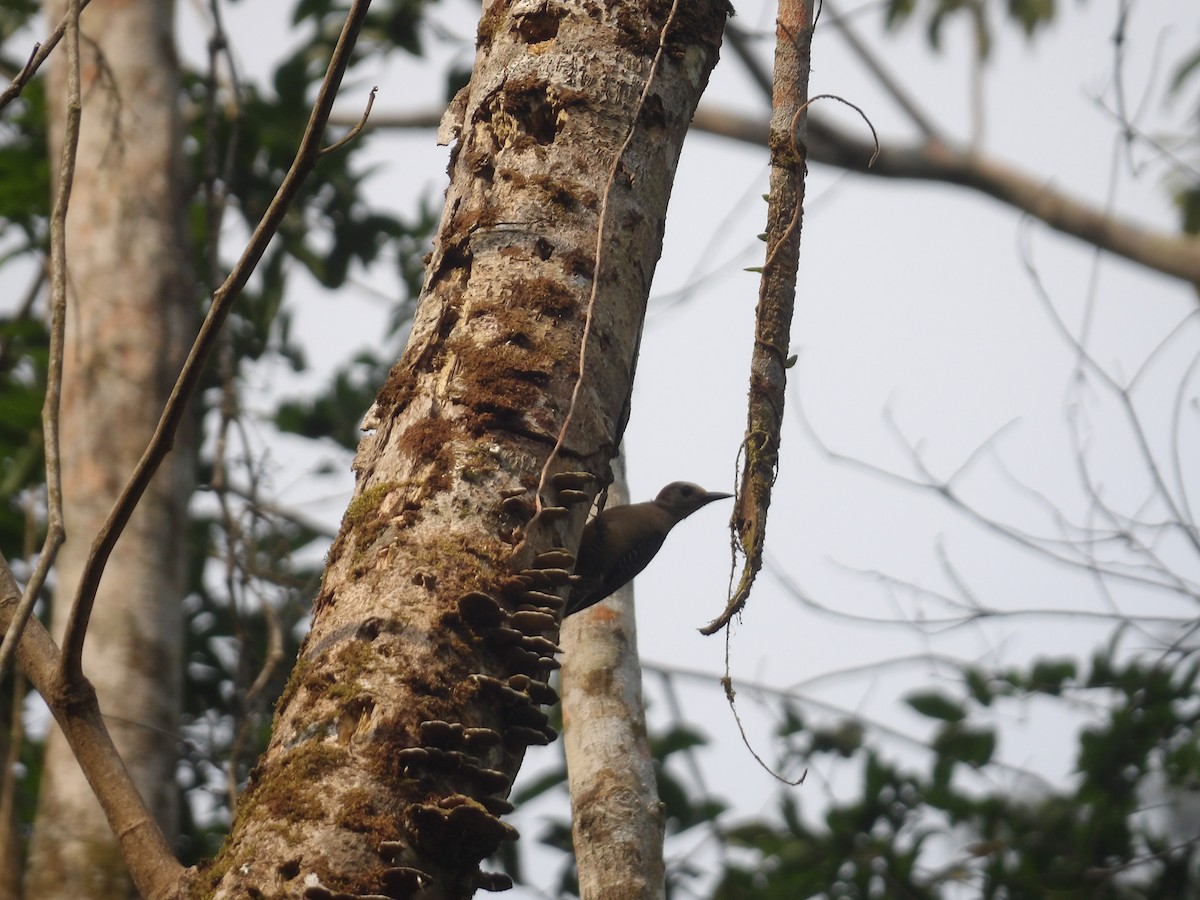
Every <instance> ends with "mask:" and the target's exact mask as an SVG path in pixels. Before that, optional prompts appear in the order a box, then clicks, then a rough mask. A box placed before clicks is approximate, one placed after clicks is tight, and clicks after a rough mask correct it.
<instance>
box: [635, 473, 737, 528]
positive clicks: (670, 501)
mask: <svg viewBox="0 0 1200 900" xmlns="http://www.w3.org/2000/svg"><path fill="white" fill-rule="evenodd" d="M732 496H733V494H723V493H721V492H719V491H706V490H705V489H704V488H702V487H700V485H698V484H692V483H691V482H690V481H672V482H671V483H670V484H668V485H667V486H666V487H665V488H663V489H662V490H661V491H659V492H658V496H657V497H655V498H654V503H655V505H656V506H659V507H661V508H662V509H665V510H666V511H667V512H668V513H670V514H671V516H672V518H674V520H675V521H676V522H678V521H680V520H682V519H686V518H687V517H688V516H690V515H691V514H692V513H694V512H695V511H696V510H698V509H699V508H700V507H702V506H707V505H708V504H709V503H712V502H713V501H714V500H724V499H725V498H726V497H732Z"/></svg>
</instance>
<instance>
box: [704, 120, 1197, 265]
mask: <svg viewBox="0 0 1200 900" xmlns="http://www.w3.org/2000/svg"><path fill="white" fill-rule="evenodd" d="M693 125H694V126H695V127H697V128H702V129H704V130H706V131H708V132H709V133H711V134H718V135H722V136H725V137H729V138H733V139H735V140H740V141H745V142H748V143H752V144H755V145H757V146H760V147H761V146H764V145H765V144H766V141H767V126H766V123H765V122H764V121H762V119H761V118H759V117H756V116H750V115H746V114H744V113H740V112H735V111H732V110H712V109H710V108H704V109H701V110H699V111H698V112H697V113H696V116H695V119H694V120H693ZM808 137H809V143H808V150H809V160H810V161H811V162H816V163H824V164H826V165H831V166H837V167H838V168H841V169H846V170H847V171H851V172H856V173H858V174H860V175H874V176H876V177H880V178H906V179H913V180H917V181H937V182H943V183H946V184H954V185H958V186H960V187H966V188H970V189H972V190H975V191H978V192H980V193H982V194H986V195H988V196H989V197H992V198H994V199H996V200H999V201H1000V202H1002V203H1004V204H1006V205H1008V206H1012V207H1014V208H1016V209H1019V210H1021V211H1023V212H1026V213H1029V214H1030V215H1031V216H1033V217H1034V218H1035V219H1037V220H1039V221H1040V222H1042V223H1044V224H1046V225H1048V226H1050V227H1051V228H1053V229H1055V230H1056V231H1061V232H1063V233H1064V234H1069V235H1071V236H1072V237H1076V238H1079V239H1080V240H1082V241H1084V242H1086V243H1089V244H1091V245H1093V246H1095V247H1098V248H1099V249H1101V250H1107V251H1108V252H1110V253H1113V254H1115V255H1117V256H1120V257H1123V258H1124V259H1127V260H1129V261H1131V262H1134V263H1137V264H1138V265H1141V266H1145V267H1147V268H1150V269H1153V270H1154V271H1156V272H1162V273H1163V274H1165V275H1170V276H1172V277H1174V278H1180V279H1182V280H1184V281H1186V282H1188V283H1189V284H1200V238H1198V237H1194V236H1189V235H1176V234H1170V233H1167V232H1156V231H1152V230H1150V229H1148V228H1145V227H1143V226H1141V225H1135V224H1133V223H1132V222H1129V221H1124V220H1121V219H1119V218H1116V217H1114V216H1112V215H1110V214H1109V213H1107V212H1106V211H1104V210H1101V209H1096V208H1095V207H1092V206H1090V205H1088V204H1087V203H1085V202H1084V201H1082V200H1079V199H1077V198H1075V197H1072V196H1069V195H1068V194H1065V193H1063V192H1062V191H1059V190H1056V189H1055V188H1054V187H1053V185H1051V184H1049V183H1048V182H1047V180H1046V179H1044V178H1038V177H1037V176H1034V175H1031V174H1029V173H1026V172H1022V171H1020V170H1018V169H1016V168H1014V167H1012V166H1010V165H1008V164H1006V163H1004V162H1001V161H1000V160H998V159H994V158H991V157H988V156H986V155H984V154H980V153H974V152H971V151H968V150H962V149H955V148H953V147H951V146H949V145H946V144H939V143H924V144H911V145H903V144H895V143H885V144H884V145H882V147H881V149H880V150H879V157H878V159H877V160H876V161H875V163H874V164H873V165H868V161H869V160H870V159H871V155H872V153H873V152H874V148H873V147H872V145H871V144H870V143H869V142H867V141H865V140H862V139H861V138H857V137H854V136H853V135H851V134H850V133H849V132H846V131H843V130H842V129H839V128H837V127H836V126H834V125H832V124H830V123H829V122H827V121H825V120H823V119H822V118H821V117H820V116H817V115H814V116H812V117H810V119H809V123H808Z"/></svg>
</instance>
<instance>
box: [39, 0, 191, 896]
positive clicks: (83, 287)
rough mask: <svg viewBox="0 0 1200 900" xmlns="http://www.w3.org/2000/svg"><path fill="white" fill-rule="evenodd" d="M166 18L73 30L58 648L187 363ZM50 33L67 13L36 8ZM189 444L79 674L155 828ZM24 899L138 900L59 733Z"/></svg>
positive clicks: (174, 712)
mask: <svg viewBox="0 0 1200 900" xmlns="http://www.w3.org/2000/svg"><path fill="white" fill-rule="evenodd" d="M172 9H173V4H172V3H170V2H162V0H120V2H117V0H93V2H92V3H91V4H90V5H89V7H88V8H87V10H86V11H85V12H84V14H83V16H82V19H81V29H82V35H83V40H82V42H81V73H80V74H81V86H82V96H83V115H82V125H81V131H80V140H79V149H78V158H77V166H76V170H75V182H74V190H73V193H72V198H71V206H70V211H69V215H68V218H67V241H66V247H67V309H68V312H67V334H66V346H65V352H64V377H63V393H62V413H61V434H62V481H63V500H64V512H65V525H66V532H67V542H66V544H65V545H64V546H63V549H62V551H61V552H60V553H59V556H58V562H57V567H56V582H57V586H58V589H57V592H56V594H55V597H54V622H55V630H56V631H57V632H58V633H59V634H60V635H61V632H62V628H63V627H64V624H65V621H66V617H67V613H68V611H69V608H70V605H71V599H72V596H73V594H74V591H75V587H76V585H77V584H78V582H79V575H80V572H81V570H82V568H83V565H84V561H85V559H86V558H87V556H88V551H89V549H90V546H91V543H92V539H93V538H94V537H95V536H96V533H97V532H98V531H99V529H100V527H101V525H102V524H103V523H104V521H105V518H106V517H107V515H108V513H109V511H110V509H111V507H112V505H113V501H114V500H115V499H116V497H117V494H118V493H119V491H120V490H121V488H122V486H123V484H124V482H125V481H126V479H128V477H129V475H130V473H131V472H132V470H133V468H134V465H135V463H136V462H137V460H138V458H139V457H140V456H141V454H142V452H143V450H144V449H145V447H146V443H147V441H148V440H149V438H150V435H151V434H152V433H153V431H154V427H155V425H156V424H157V421H158V416H159V413H160V412H161V410H162V406H163V403H164V402H165V400H166V397H167V395H168V393H169V391H170V388H171V385H172V384H173V382H174V379H175V376H176V374H177V373H178V371H179V367H180V365H181V363H182V361H183V358H184V355H185V353H186V351H187V346H188V342H189V340H190V337H191V332H192V331H193V329H194V320H195V318H196V300H197V293H196V287H195V284H194V282H193V280H192V278H191V276H190V274H189V272H190V255H189V252H188V244H187V239H186V234H185V218H184V204H185V198H186V196H187V193H186V186H185V176H184V166H183V156H182V146H183V144H182V140H183V135H182V126H181V118H180V112H179V102H180V99H181V92H180V80H179V71H178V62H177V60H176V58H175V51H174V39H173V21H172V19H173V16H172ZM44 11H45V14H46V17H47V19H48V20H49V21H51V22H58V21H59V20H60V19H61V18H62V16H63V15H64V13H65V11H66V3H65V2H64V0H46V2H45V4H44ZM66 65H67V56H66V53H65V52H61V48H60V52H56V53H55V54H54V55H53V56H52V57H51V58H50V61H49V63H48V66H49V73H48V76H47V77H48V79H49V82H48V86H47V91H46V96H47V97H48V98H50V100H51V102H50V106H49V109H48V116H49V123H50V143H51V148H50V149H51V159H53V160H55V161H57V160H58V159H59V158H60V155H61V147H62V143H63V134H64V128H65V103H64V98H66V96H67V91H66V82H67V70H66ZM191 434H192V430H191V429H185V430H184V432H183V433H182V434H181V435H180V436H179V438H178V439H177V441H176V445H175V450H174V452H173V453H172V454H171V456H170V457H169V458H168V459H167V461H166V462H165V463H164V465H163V466H162V468H161V469H160V471H159V472H158V474H157V476H156V477H155V480H154V482H153V483H152V484H151V486H150V489H149V490H148V491H147V492H146V494H145V496H144V497H143V499H142V502H141V505H140V506H139V507H138V509H137V511H136V512H135V513H134V515H133V518H132V519H131V521H130V523H129V525H128V527H127V528H126V530H125V532H124V534H123V536H122V538H121V541H120V543H119V544H118V545H117V548H116V550H115V552H114V553H113V555H112V557H111V559H110V560H109V563H108V567H107V569H106V570H105V576H104V580H103V582H102V583H101V586H100V591H99V594H98V595H97V600H96V607H95V613H94V615H93V616H92V618H91V625H90V628H89V635H88V639H87V643H86V646H85V652H84V657H83V670H84V673H85V675H86V676H87V677H88V678H89V679H90V680H91V681H92V683H93V685H94V686H95V688H96V692H97V695H98V697H99V701H100V706H101V708H102V709H103V710H104V713H105V715H106V716H107V721H108V723H109V727H110V729H111V731H112V736H113V739H114V742H115V743H116V746H117V748H118V749H119V751H120V753H121V756H122V758H123V760H124V762H125V765H126V767H127V768H128V769H129V771H130V772H131V773H132V774H133V778H134V781H135V783H136V784H137V786H138V789H139V791H140V792H141V794H142V796H143V797H144V798H145V799H146V801H147V803H148V805H149V807H150V809H151V810H152V811H153V812H154V815H155V817H156V819H158V821H159V825H160V826H161V827H162V828H163V830H164V831H165V832H166V833H167V834H168V835H170V834H172V833H173V831H174V829H175V828H176V827H177V823H176V819H177V805H178V796H179V792H178V789H177V787H176V784H175V768H176V762H177V757H178V743H177V738H176V737H175V735H176V734H177V732H178V718H179V712H180V703H181V693H182V674H183V673H182V638H183V634H182V627H181V622H182V612H181V600H182V594H183V586H184V574H185V571H184V568H185V566H184V564H185V554H184V539H185V535H186V531H187V518H186V513H187V503H188V498H189V497H190V496H191V493H192V487H193V480H194V475H193V464H192V459H193V449H192V447H191V446H190V441H191ZM35 828H36V830H35V833H34V839H33V843H32V847H31V850H30V858H29V865H28V872H27V875H26V896H29V897H39V898H56V897H62V898H72V900H79V898H87V897H104V898H113V897H124V896H130V897H132V896H136V894H135V892H134V891H133V887H132V884H131V882H130V880H129V876H128V874H127V873H126V870H125V865H124V863H123V861H122V859H121V855H120V851H119V847H118V845H117V842H116V839H115V838H114V836H113V834H112V831H111V829H110V828H109V824H108V822H107V820H106V819H105V816H104V814H103V813H102V812H101V809H100V806H99V804H98V803H97V801H96V800H95V798H94V796H93V794H92V790H91V788H90V787H89V786H88V783H87V781H86V780H85V779H84V777H83V773H82V771H81V770H80V768H79V764H78V763H77V762H76V760H75V758H74V756H73V755H72V753H71V750H70V748H69V747H68V746H67V745H66V742H65V741H64V740H63V739H62V735H61V733H59V732H58V731H57V729H55V730H54V731H53V732H52V733H51V735H50V737H49V739H48V743H47V750H46V764H45V771H44V775H43V781H42V790H41V795H40V798H39V805H38V813H37V820H36V824H35Z"/></svg>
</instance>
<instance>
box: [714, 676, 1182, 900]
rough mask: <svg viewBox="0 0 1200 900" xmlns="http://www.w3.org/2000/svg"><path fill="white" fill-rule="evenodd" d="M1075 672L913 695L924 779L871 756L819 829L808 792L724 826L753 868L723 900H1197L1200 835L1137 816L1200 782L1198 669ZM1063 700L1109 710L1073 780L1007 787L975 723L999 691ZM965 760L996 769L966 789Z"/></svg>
mask: <svg viewBox="0 0 1200 900" xmlns="http://www.w3.org/2000/svg"><path fill="white" fill-rule="evenodd" d="M1074 669H1075V667H1074V665H1073V664H1071V663H1069V662H1065V661H1061V660H1060V661H1042V662H1039V663H1034V664H1033V665H1031V666H1030V667H1029V669H1028V671H1024V672H1022V671H1016V670H1014V671H1011V672H1009V673H1007V674H1006V675H1004V676H994V677H992V678H989V677H988V676H986V675H984V674H982V673H980V672H978V671H972V670H968V671H966V672H964V684H965V687H966V693H967V697H966V699H965V700H964V702H962V703H956V702H955V701H953V700H952V699H950V698H949V697H946V696H944V695H942V694H933V693H929V694H922V695H917V696H915V697H910V698H909V703H910V705H912V706H913V708H915V709H919V710H920V711H922V712H923V713H924V714H925V715H928V716H929V717H930V718H933V719H934V720H936V721H939V722H943V723H944V724H942V725H941V726H940V727H939V729H938V730H937V731H936V733H935V734H934V736H933V738H932V740H931V741H930V744H929V746H930V749H931V750H932V751H933V753H932V756H931V759H930V763H931V764H930V769H929V771H928V772H924V771H921V770H920V769H910V770H907V771H905V770H902V769H901V768H900V767H898V766H895V765H893V764H891V763H888V762H886V761H884V760H883V759H882V758H881V757H880V756H879V755H878V751H876V750H873V749H866V750H864V751H863V753H862V754H861V756H862V766H863V769H862V777H861V787H860V788H859V790H858V791H857V797H856V799H851V800H844V801H837V802H834V803H833V805H832V806H831V808H830V809H829V810H828V812H827V813H826V814H825V818H824V823H823V826H821V827H817V826H815V825H806V824H804V822H803V821H802V820H801V818H800V817H799V816H798V814H797V806H796V804H797V800H796V797H799V798H801V799H803V797H804V794H803V790H804V789H803V788H801V789H800V791H799V792H793V793H789V794H785V795H784V796H783V797H782V799H781V801H780V816H779V819H780V821H781V822H782V825H781V824H779V822H777V821H775V820H769V819H764V820H759V821H755V822H751V823H745V824H742V825H739V826H737V827H735V828H732V829H729V830H727V831H725V835H726V837H727V838H728V840H729V841H730V842H731V843H734V844H735V845H736V846H739V847H742V848H744V849H750V850H753V851H754V852H755V854H756V856H757V861H756V862H755V863H754V864H753V865H744V864H741V863H737V864H734V865H730V866H728V867H727V868H726V869H725V871H724V873H723V875H722V877H721V881H720V885H719V887H718V888H717V890H716V891H715V892H714V896H716V897H720V898H741V897H745V898H751V897H754V898H774V897H779V898H784V897H811V896H821V897H832V896H842V897H868V896H888V897H930V898H938V897H943V896H945V897H951V896H961V894H959V893H955V892H956V891H959V890H962V889H966V890H968V892H969V894H970V895H971V896H979V897H988V898H991V897H1047V898H1055V897H1062V898H1067V897H1071V898H1074V897H1102V898H1122V900H1124V898H1175V897H1185V896H1196V895H1197V894H1198V892H1200V867H1198V865H1197V862H1198V860H1197V854H1196V842H1197V836H1196V835H1194V834H1193V835H1191V836H1190V838H1189V839H1185V840H1182V841H1181V840H1179V839H1178V838H1177V837H1171V836H1169V835H1167V834H1166V833H1164V832H1163V826H1162V824H1161V821H1162V820H1161V819H1160V820H1158V824H1155V820H1154V819H1148V818H1146V817H1145V815H1144V812H1145V810H1146V809H1147V808H1148V804H1150V805H1151V807H1153V806H1158V805H1161V804H1162V803H1163V802H1164V801H1166V802H1169V801H1170V798H1171V797H1172V796H1173V795H1174V794H1177V793H1178V792H1185V793H1187V792H1194V791H1195V790H1196V789H1197V788H1198V787H1200V709H1197V705H1196V703H1195V700H1194V689H1195V681H1196V666H1195V665H1194V664H1192V663H1189V664H1187V665H1186V666H1181V667H1176V668H1174V669H1172V668H1165V667H1162V666H1160V665H1158V664H1157V663H1148V662H1143V661H1140V660H1125V659H1121V658H1119V657H1118V656H1116V655H1115V654H1114V653H1113V652H1108V653H1105V654H1101V655H1097V657H1096V658H1095V659H1094V660H1093V662H1092V665H1091V667H1090V671H1089V672H1087V673H1086V675H1084V676H1082V677H1076V676H1075V672H1074ZM1064 695H1065V696H1071V697H1074V698H1076V699H1079V700H1083V699H1084V698H1086V699H1087V700H1089V701H1090V702H1091V703H1093V704H1095V707H1096V708H1097V709H1098V710H1107V711H1106V712H1104V714H1103V715H1102V717H1100V718H1099V719H1097V720H1096V721H1094V722H1093V723H1092V724H1090V725H1088V726H1086V727H1085V728H1084V729H1083V730H1082V731H1081V732H1080V735H1079V745H1078V746H1079V749H1078V755H1077V758H1076V772H1075V776H1074V777H1073V778H1072V779H1071V781H1070V782H1068V783H1066V784H1060V785H1043V786H1041V787H1040V788H1037V789H1033V788H1025V789H1024V790H1022V791H1020V792H1018V793H1014V792H1013V791H1012V790H1011V789H1010V787H1009V784H1010V783H1012V782H1013V775H1012V774H1011V773H1008V774H1006V773H1005V771H1004V770H1003V769H996V768H995V767H994V766H993V764H992V758H993V753H994V750H995V737H994V733H993V731H992V727H991V725H990V724H987V723H984V722H980V723H978V724H976V723H975V721H974V719H976V718H979V717H982V716H983V715H984V713H985V712H986V711H987V709H988V708H989V706H990V705H993V704H995V703H996V702H998V700H997V698H998V697H1009V698H1012V699H1013V700H1017V701H1021V702H1028V701H1030V700H1033V699H1035V698H1038V697H1043V698H1047V699H1048V701H1049V702H1061V701H1060V700H1059V698H1060V697H1062V696H1064ZM914 701H917V702H914ZM960 714H961V715H960ZM788 721H789V729H788V736H789V740H790V742H791V743H790V746H791V748H792V749H791V752H792V753H795V754H799V755H800V756H801V758H802V759H803V760H804V761H805V762H806V763H807V764H809V765H813V766H818V765H820V764H821V763H820V757H821V754H822V753H827V752H829V751H828V749H827V747H828V744H827V743H823V742H821V741H819V740H818V739H817V734H818V733H817V732H816V731H811V730H808V729H806V728H805V727H804V725H803V723H802V722H801V720H800V717H799V716H797V715H795V714H794V713H790V714H789V718H788ZM806 744H807V746H806ZM962 766H966V767H967V768H968V770H980V769H984V768H985V767H986V768H989V769H990V770H992V771H993V773H994V774H993V775H992V776H991V777H990V778H989V779H988V780H987V781H985V782H982V783H980V782H973V781H971V780H969V779H964V778H962V777H960V775H959V768H960V767H962ZM1027 780H1028V779H1027ZM1017 783H1020V780H1019V779H1018V781H1017ZM935 834H938V835H941V836H942V840H943V842H945V841H948V842H949V845H950V846H951V847H952V848H953V849H952V850H951V851H950V852H949V854H947V851H946V850H945V849H944V846H945V844H943V848H942V849H939V850H938V851H937V852H936V854H934V855H931V856H930V857H929V858H927V859H921V852H922V850H923V848H924V846H925V845H926V844H927V843H928V840H929V838H930V837H931V836H933V835H935Z"/></svg>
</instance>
